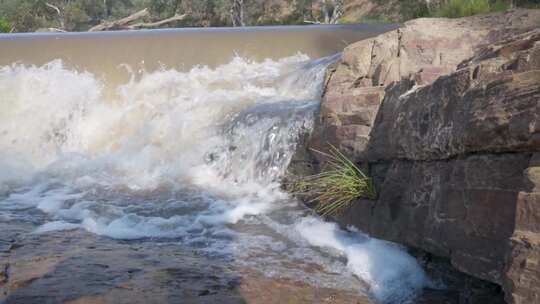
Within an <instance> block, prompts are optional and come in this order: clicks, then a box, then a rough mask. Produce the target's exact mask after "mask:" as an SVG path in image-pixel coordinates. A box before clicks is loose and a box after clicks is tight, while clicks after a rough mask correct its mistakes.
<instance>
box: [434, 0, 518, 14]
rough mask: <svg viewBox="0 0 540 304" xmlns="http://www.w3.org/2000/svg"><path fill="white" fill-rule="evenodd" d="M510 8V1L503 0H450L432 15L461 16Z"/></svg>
mask: <svg viewBox="0 0 540 304" xmlns="http://www.w3.org/2000/svg"><path fill="white" fill-rule="evenodd" d="M508 8H509V3H508V2H506V1H502V0H498V1H490V0H448V1H446V2H445V3H443V4H442V5H441V6H440V7H438V8H437V9H436V10H435V11H434V12H433V13H432V15H433V16H435V17H446V18H460V17H467V16H473V15H478V14H487V13H491V12H497V11H504V10H506V9H508Z"/></svg>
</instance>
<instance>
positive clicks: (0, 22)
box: [0, 18, 11, 33]
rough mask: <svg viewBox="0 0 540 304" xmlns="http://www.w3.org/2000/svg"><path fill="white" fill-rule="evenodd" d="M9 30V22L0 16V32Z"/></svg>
mask: <svg viewBox="0 0 540 304" xmlns="http://www.w3.org/2000/svg"><path fill="white" fill-rule="evenodd" d="M9 32H11V24H9V22H7V21H6V20H5V19H1V18H0V33H9Z"/></svg>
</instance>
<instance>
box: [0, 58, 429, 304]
mask: <svg viewBox="0 0 540 304" xmlns="http://www.w3.org/2000/svg"><path fill="white" fill-rule="evenodd" d="M335 59H336V57H335V56H332V57H327V58H323V59H319V60H310V59H309V58H308V57H307V56H305V55H301V54H298V55H295V56H292V57H287V58H283V59H281V60H265V61H262V62H253V61H249V60H246V59H243V58H241V57H235V58H233V59H232V60H231V61H230V62H229V63H227V64H224V65H221V66H218V67H216V68H209V67H207V66H196V67H194V68H192V69H190V70H187V71H179V70H174V69H167V68H165V67H163V68H162V69H161V70H158V71H154V72H145V71H143V70H141V71H132V70H131V69H130V67H127V66H123V67H119V68H124V69H127V70H129V71H130V73H131V79H130V81H129V82H128V83H126V84H124V85H121V86H119V87H117V88H116V92H115V94H114V96H113V97H111V96H110V94H106V93H105V91H104V90H105V89H104V88H105V83H103V80H102V79H100V78H99V77H96V76H95V75H93V74H91V73H89V72H85V71H79V70H77V69H75V68H72V67H67V66H65V65H64V64H63V63H62V61H60V60H56V61H52V62H49V63H48V64H46V65H43V66H30V65H22V64H13V65H10V66H4V67H1V68H0V220H14V219H18V220H27V221H32V222H35V223H36V228H35V230H34V233H49V232H52V231H62V230H73V229H84V230H86V231H88V232H90V233H94V234H98V235H102V236H107V237H110V238H114V239H122V240H134V239H146V238H151V239H156V240H158V239H159V240H161V239H170V240H171V241H174V242H179V243H181V244H182V245H183V246H186V247H191V248H195V249H197V250H199V251H200V252H204V253H205V254H207V255H208V256H219V257H230V258H231V259H234V261H235V263H240V264H243V265H249V266H252V267H255V268H257V269H259V270H260V271H262V272H263V273H265V275H267V276H270V277H272V276H273V277H287V278H291V279H295V280H301V281H305V282H308V283H309V284H314V285H315V286H321V287H339V288H350V289H355V288H356V289H358V290H360V289H362V288H363V283H365V284H367V286H368V290H369V292H370V293H371V295H372V296H373V298H374V299H375V300H377V301H379V302H383V303H402V302H407V301H411V299H413V297H414V295H415V294H417V293H418V292H419V291H420V290H421V289H422V288H423V287H425V286H427V285H429V284H430V283H429V280H428V278H427V277H426V275H425V274H424V272H423V270H422V269H421V267H420V266H419V265H418V264H417V262H416V260H415V259H414V258H412V257H411V256H409V255H408V254H407V253H406V252H405V251H404V250H403V249H402V248H401V247H399V246H397V245H395V244H391V243H387V242H383V241H379V240H375V239H371V238H369V237H368V236H366V235H364V234H362V233H361V232H359V231H356V230H354V229H350V231H344V230H341V229H340V228H339V227H338V226H337V225H335V224H332V223H327V222H324V221H323V220H321V219H320V218H318V217H317V216H315V215H313V214H312V212H311V211H309V210H307V209H306V208H304V207H303V206H302V205H301V204H299V203H298V202H297V201H296V200H294V199H292V198H291V197H289V195H287V194H286V193H284V192H283V191H282V190H280V184H279V183H280V179H281V178H282V177H283V176H284V174H285V173H286V169H287V166H288V164H289V162H290V160H291V158H292V156H293V154H294V151H295V149H296V143H297V141H298V139H299V138H300V137H301V136H302V135H303V134H306V133H308V132H310V130H311V129H312V127H313V121H314V117H315V114H316V112H317V110H318V107H319V101H320V96H321V88H322V83H323V81H324V74H325V69H326V67H327V66H328V64H330V63H332V62H333V61H334V60H335ZM36 213H38V214H39V216H37V215H36ZM291 262H292V263H296V264H297V265H312V264H315V265H319V266H320V267H322V269H324V271H322V272H319V273H316V274H313V273H308V272H303V271H301V268H302V267H297V268H291V267H288V266H287V263H291ZM355 278H359V279H360V281H361V282H360V281H358V280H357V279H355ZM362 282H363V283H362Z"/></svg>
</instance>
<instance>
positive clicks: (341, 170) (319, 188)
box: [289, 146, 376, 215]
mask: <svg viewBox="0 0 540 304" xmlns="http://www.w3.org/2000/svg"><path fill="white" fill-rule="evenodd" d="M315 152H317V153H320V154H323V155H325V156H326V157H327V158H328V168H327V170H325V171H323V172H321V173H319V174H315V175H310V176H305V177H301V178H298V179H296V180H294V181H293V182H291V183H290V187H289V189H290V190H291V192H293V193H294V194H297V195H300V196H304V197H308V198H309V201H310V202H316V203H317V205H316V206H315V211H316V212H317V213H319V214H321V215H334V214H338V213H340V212H341V211H343V210H344V209H345V208H347V207H348V206H349V205H350V204H351V203H352V202H353V201H354V200H356V199H358V198H369V199H375V198H376V191H375V187H374V186H373V182H372V180H371V178H369V177H368V176H366V175H365V174H364V173H363V172H362V171H361V170H360V169H359V168H358V167H357V166H356V165H355V164H354V163H353V162H352V161H350V160H349V159H348V158H347V157H346V156H345V155H343V154H342V153H341V152H339V150H338V149H336V147H334V146H331V148H330V152H329V154H328V153H323V152H320V151H315Z"/></svg>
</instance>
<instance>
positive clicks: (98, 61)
mask: <svg viewBox="0 0 540 304" xmlns="http://www.w3.org/2000/svg"><path fill="white" fill-rule="evenodd" d="M395 28H397V25H314V26H266V27H245V28H184V29H161V30H142V31H116V32H92V33H32V34H3V35H2V34H0V65H2V66H3V65H9V64H12V63H14V62H20V63H24V64H36V65H42V64H45V63H47V62H50V61H51V60H55V59H62V60H63V61H64V63H65V64H66V65H68V66H72V67H76V68H78V69H81V70H86V71H89V72H91V73H93V74H94V75H99V76H101V77H104V78H105V80H106V81H104V82H106V83H107V84H108V85H110V86H116V85H117V84H119V83H124V82H126V81H127V80H128V79H129V76H130V75H129V74H128V73H127V70H126V69H125V68H122V67H121V65H123V64H124V65H128V66H130V67H131V68H132V69H133V70H135V71H136V70H139V69H144V70H146V71H149V72H151V71H154V70H156V69H159V68H160V67H162V66H163V67H166V68H175V69H179V70H186V69H190V68H191V67H193V66H195V65H208V66H210V67H214V66H216V65H220V64H225V63H228V62H229V61H230V60H231V59H232V58H233V57H234V56H235V55H239V56H242V57H243V58H247V59H253V60H264V59H266V58H270V59H279V58H283V57H287V56H292V55H295V54H297V53H303V54H306V55H308V56H310V57H311V58H319V57H324V56H329V55H333V54H335V53H338V52H340V51H341V50H343V47H345V46H346V45H348V44H350V43H353V42H356V41H359V40H362V39H366V38H370V37H373V36H376V35H378V34H381V33H384V32H386V31H390V30H393V29H395Z"/></svg>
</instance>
